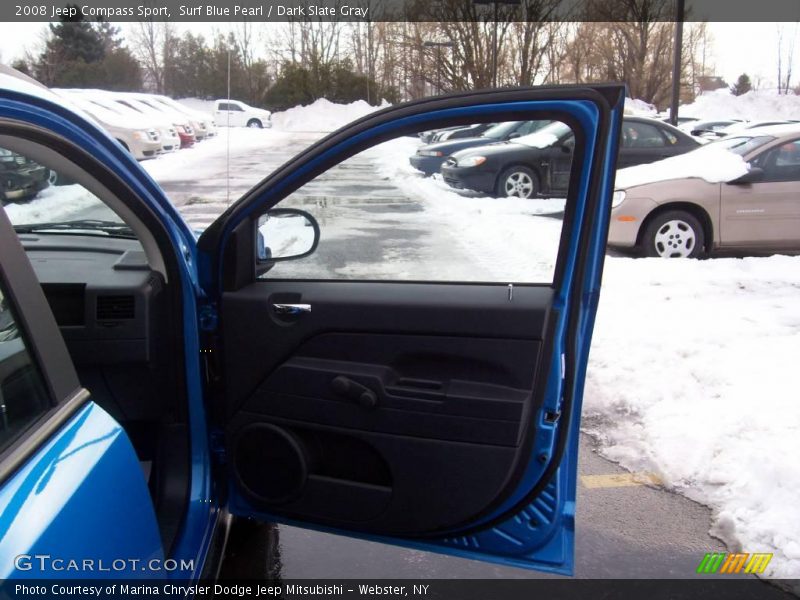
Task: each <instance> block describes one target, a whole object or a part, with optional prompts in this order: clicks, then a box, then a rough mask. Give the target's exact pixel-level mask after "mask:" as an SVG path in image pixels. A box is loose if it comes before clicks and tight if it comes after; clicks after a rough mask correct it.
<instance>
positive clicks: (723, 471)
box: [583, 256, 800, 578]
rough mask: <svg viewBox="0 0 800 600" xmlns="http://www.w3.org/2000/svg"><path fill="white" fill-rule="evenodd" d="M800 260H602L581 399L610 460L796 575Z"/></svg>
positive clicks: (773, 567)
mask: <svg viewBox="0 0 800 600" xmlns="http://www.w3.org/2000/svg"><path fill="white" fill-rule="evenodd" d="M798 299H800V257H785V256H773V257H769V258H745V259H717V260H709V261H688V260H672V261H669V260H661V259H641V260H633V259H628V258H613V257H608V258H607V259H606V269H605V274H604V280H603V292H602V295H601V301H600V308H599V312H598V316H597V325H596V329H595V334H594V339H593V341H592V350H591V358H590V364H589V371H588V379H587V385H586V394H585V400H584V409H583V412H584V428H585V429H587V430H589V431H590V433H593V434H594V435H595V436H597V437H598V438H600V439H601V441H602V445H603V446H604V454H606V455H607V456H608V457H610V458H611V459H613V460H616V461H619V462H620V463H622V464H623V465H624V466H626V467H627V468H630V469H632V470H637V471H639V470H646V471H654V472H656V473H657V474H658V475H659V476H660V477H661V478H662V479H663V480H664V481H665V482H666V483H667V484H668V485H670V486H674V488H675V489H676V490H677V491H679V492H681V493H683V494H685V495H687V496H688V497H690V498H692V499H694V500H697V501H699V502H701V503H703V504H707V505H709V506H711V507H712V508H714V509H715V528H714V530H712V532H713V533H714V534H715V535H718V536H720V537H722V538H723V539H724V540H725V541H726V542H727V543H728V544H729V545H730V546H731V549H732V550H736V549H739V548H741V549H742V550H743V551H745V552H773V553H775V558H774V559H773V560H772V562H771V563H770V571H769V572H768V576H769V577H778V578H790V577H791V578H797V577H798V575H800V518H798V510H797V501H798V498H800V461H798V459H797V457H798V448H799V446H798V440H800V409H798V403H797V392H796V390H797V380H796V379H795V377H796V372H797V357H798V356H800V304H799V303H798Z"/></svg>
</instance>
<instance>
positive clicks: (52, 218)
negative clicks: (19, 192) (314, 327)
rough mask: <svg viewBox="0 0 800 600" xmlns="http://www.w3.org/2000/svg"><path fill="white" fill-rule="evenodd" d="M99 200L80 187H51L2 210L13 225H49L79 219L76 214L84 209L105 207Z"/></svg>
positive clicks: (76, 185)
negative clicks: (30, 198)
mask: <svg viewBox="0 0 800 600" xmlns="http://www.w3.org/2000/svg"><path fill="white" fill-rule="evenodd" d="M105 206H106V205H105V204H104V203H102V202H101V201H100V199H99V198H98V197H97V196H95V195H94V194H92V193H91V192H90V191H89V190H87V189H86V188H84V187H83V186H82V185H78V184H75V185H61V186H55V187H53V186H51V187H48V188H45V189H43V190H42V191H41V192H39V193H38V194H37V195H36V198H34V199H33V200H31V201H30V202H26V203H23V204H15V203H10V204H7V205H5V206H4V207H3V208H4V209H5V211H6V214H7V215H8V218H9V219H10V220H11V222H12V223H14V224H15V225H21V224H25V223H50V222H59V221H69V220H71V219H76V218H80V217H77V216H76V214H77V213H80V212H82V211H84V210H86V209H90V208H97V207H105Z"/></svg>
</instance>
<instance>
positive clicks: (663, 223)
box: [642, 210, 705, 258]
mask: <svg viewBox="0 0 800 600" xmlns="http://www.w3.org/2000/svg"><path fill="white" fill-rule="evenodd" d="M642 253H643V254H644V255H645V256H652V257H661V258H701V257H702V256H703V255H704V254H705V232H704V231H703V225H702V224H701V223H700V221H699V220H698V219H697V217H695V216H694V215H693V214H691V213H689V212H686V211H683V210H669V211H667V212H663V213H661V214H660V215H657V216H656V217H654V218H653V219H652V220H651V221H650V222H649V223H648V224H647V227H646V228H645V230H644V235H643V236H642Z"/></svg>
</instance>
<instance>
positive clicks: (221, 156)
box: [140, 127, 290, 181]
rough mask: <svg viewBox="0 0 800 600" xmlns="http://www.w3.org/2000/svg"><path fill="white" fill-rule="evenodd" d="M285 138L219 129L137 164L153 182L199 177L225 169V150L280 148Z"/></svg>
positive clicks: (269, 132) (270, 132)
mask: <svg viewBox="0 0 800 600" xmlns="http://www.w3.org/2000/svg"><path fill="white" fill-rule="evenodd" d="M289 137H290V134H288V133H284V132H280V131H274V130H271V129H250V128H248V127H230V128H228V127H220V128H218V129H217V135H216V136H214V137H213V138H211V139H209V140H203V141H202V142H199V143H197V144H195V145H194V146H192V147H191V148H183V149H181V150H178V151H177V152H172V153H170V154H166V155H163V156H159V157H157V158H155V159H153V160H145V161H142V162H141V163H140V164H141V165H142V166H143V167H144V169H145V171H147V172H148V173H150V175H151V177H153V178H154V179H156V180H157V181H171V180H184V179H186V178H187V177H198V178H202V176H203V175H204V174H208V172H209V170H215V169H216V170H222V171H224V170H225V158H226V156H227V154H228V151H230V153H231V155H234V154H236V155H242V154H247V153H248V152H249V151H252V150H257V149H260V148H273V147H276V146H277V147H280V145H281V144H282V143H284V142H285V141H286V140H287V139H289ZM287 158H288V157H287ZM264 175H266V173H265V174H264Z"/></svg>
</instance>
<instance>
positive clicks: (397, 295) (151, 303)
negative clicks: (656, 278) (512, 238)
mask: <svg viewBox="0 0 800 600" xmlns="http://www.w3.org/2000/svg"><path fill="white" fill-rule="evenodd" d="M443 102H444V103H446V106H447V108H448V110H451V111H452V112H453V113H456V114H458V115H466V116H469V117H470V118H473V119H476V120H477V119H480V118H487V119H489V118H491V119H493V120H494V121H503V120H508V119H509V117H510V115H515V116H517V117H523V118H525V119H528V120H538V119H542V118H551V117H552V115H556V116H560V117H561V118H564V119H567V120H570V121H572V122H574V123H575V127H576V128H579V131H580V133H581V134H580V135H576V140H577V143H576V149H575V151H576V153H578V152H579V153H581V154H583V153H588V154H591V155H593V156H594V161H593V163H592V166H593V168H592V169H583V170H580V172H579V173H578V174H577V175H576V177H577V179H576V182H575V183H576V187H575V190H576V191H575V196H574V200H575V203H574V206H571V207H569V210H568V211H567V216H566V221H565V225H564V233H563V235H562V239H561V242H560V244H559V245H558V246H557V247H558V251H557V254H559V255H558V256H555V255H554V259H556V260H557V262H558V264H559V265H563V266H564V267H565V268H562V269H559V271H558V275H557V276H556V278H555V279H554V280H553V281H552V282H551V283H548V284H547V285H541V286H528V285H520V286H516V287H514V289H513V290H512V289H511V287H512V286H509V285H508V284H507V282H505V281H502V282H497V283H494V284H490V283H486V282H479V283H465V282H459V283H455V284H452V283H451V284H448V283H444V282H441V281H434V282H424V281H421V282H414V283H404V284H402V285H398V284H397V283H396V282H391V281H388V282H387V281H385V280H383V278H378V279H373V280H364V281H350V282H348V281H341V280H339V281H337V280H314V281H311V280H304V279H302V278H299V279H291V278H290V279H285V278H283V277H270V276H269V274H270V271H271V269H272V268H274V267H276V266H277V265H278V263H279V261H287V260H298V259H301V258H303V257H305V256H307V255H308V254H311V253H313V252H314V251H315V249H316V244H317V242H318V240H319V239H320V227H322V228H324V227H325V223H324V222H323V223H322V224H320V223H318V222H317V221H316V220H315V219H314V217H313V216H311V215H310V214H308V213H306V212H304V211H302V210H298V209H281V208H274V205H275V204H276V203H280V202H281V201H282V200H284V199H285V198H287V196H288V195H290V194H291V192H292V190H293V189H296V188H297V186H303V185H306V184H307V183H309V182H310V181H313V180H314V179H315V178H316V177H317V176H325V175H326V172H328V171H330V170H333V171H334V172H336V169H337V167H338V166H339V165H340V164H341V163H342V162H343V161H345V160H346V159H348V158H350V157H351V156H352V155H353V154H355V153H356V152H358V151H360V150H363V149H365V148H367V147H374V146H377V145H379V144H381V143H383V142H384V141H385V140H386V139H387V135H388V136H391V135H393V134H396V135H402V134H403V133H404V132H406V131H408V128H409V127H415V126H416V127H420V128H421V127H423V126H430V124H431V122H434V124H436V125H439V126H442V127H445V126H448V125H450V124H452V119H453V118H454V117H453V116H452V115H449V114H447V111H443V112H445V114H444V115H443V114H442V111H439V109H440V108H441V106H442V103H439V102H438V101H437V102H436V103H432V102H431V101H430V100H422V101H418V102H413V103H407V104H402V105H398V106H394V107H391V108H387V109H385V110H382V111H379V112H377V113H375V114H372V115H369V116H367V117H365V118H363V119H360V120H358V121H357V122H356V123H354V124H352V125H351V126H349V127H348V128H344V129H342V130H340V131H339V132H338V133H337V134H336V135H332V136H329V137H327V138H325V139H323V140H321V141H319V142H316V143H315V144H314V145H313V146H311V147H309V148H308V149H306V150H305V151H303V152H302V153H301V154H299V155H298V156H297V157H296V158H295V159H293V160H290V161H289V162H288V163H287V164H286V165H284V166H283V167H281V168H280V169H278V170H277V171H276V172H275V173H274V174H273V175H271V176H269V177H268V178H267V179H266V180H264V181H263V182H262V183H260V184H258V185H257V186H256V187H255V188H254V189H253V190H250V191H248V192H247V193H246V194H245V196H243V197H242V198H241V199H240V200H239V201H238V202H236V203H234V204H232V205H231V208H230V209H229V210H226V211H225V212H224V213H223V214H222V215H220V216H219V217H218V219H217V220H216V221H214V222H213V223H212V224H211V225H210V226H209V227H208V228H207V229H206V230H205V231H204V232H203V234H202V235H201V236H200V237H199V239H198V238H197V237H196V234H195V232H193V231H192V230H191V229H190V228H189V227H188V225H187V224H186V222H185V221H184V219H183V218H182V217H181V215H180V213H179V212H178V210H177V208H176V207H175V206H174V205H173V204H172V203H171V202H170V201H169V200H168V199H167V197H166V196H165V195H164V193H163V192H162V190H161V189H160V188H159V187H158V186H157V185H155V184H154V182H153V180H152V178H151V177H150V176H149V175H148V174H147V173H146V172H145V170H144V169H143V168H142V167H141V166H140V165H138V164H137V163H136V162H135V161H134V160H133V159H131V158H130V156H129V155H127V153H125V152H123V151H122V149H121V148H120V147H119V145H118V144H116V143H115V142H114V141H113V140H112V139H111V138H110V137H109V136H108V135H107V134H106V133H105V132H103V131H101V130H100V129H99V128H98V127H97V126H96V125H95V124H94V123H93V122H92V121H91V120H89V119H87V118H85V117H83V116H81V115H80V114H77V113H75V112H72V111H70V110H69V109H68V108H65V105H64V104H65V103H64V102H63V101H62V100H60V98H58V97H56V96H54V95H53V94H52V93H50V92H48V91H47V90H46V89H43V88H42V87H40V86H37V85H35V83H33V82H32V81H31V80H30V79H26V78H24V76H22V75H21V74H16V73H15V72H14V71H12V70H10V69H8V68H7V67H2V66H0V119H2V121H3V126H4V136H3V139H4V140H5V143H6V144H8V143H10V142H9V139H10V138H14V139H17V138H19V140H20V143H22V142H23V141H24V143H25V148H26V152H27V153H28V154H29V155H30V158H31V159H32V160H36V161H41V163H42V164H45V165H47V166H48V167H49V168H55V169H58V168H59V167H58V165H59V164H60V165H65V166H69V169H70V174H71V176H72V177H73V178H74V179H75V180H76V181H78V182H79V183H80V184H81V185H84V186H86V188H87V191H88V190H89V189H91V190H94V191H95V192H96V194H97V198H96V199H97V200H98V201H100V203H101V204H104V205H105V208H106V209H107V211H106V212H107V213H108V214H109V216H108V218H107V219H104V220H101V219H94V218H93V219H76V220H69V219H64V218H63V217H61V218H60V219H59V215H57V214H56V215H53V218H54V221H52V222H47V223H39V222H36V221H25V220H16V221H15V222H14V223H13V228H12V223H11V222H10V221H9V215H8V214H7V213H6V211H3V210H0V270H2V273H3V277H2V278H0V296H2V302H1V303H0V313H1V314H0V328H2V331H3V335H2V339H3V340H4V341H3V342H2V343H3V344H5V343H10V344H11V345H10V346H3V348H2V349H0V357H4V356H11V357H13V358H12V359H10V360H5V359H3V358H0V380H2V381H0V386H2V389H3V396H4V397H3V403H4V405H6V406H7V407H8V410H7V412H6V413H4V418H5V421H4V422H3V427H2V428H0V498H2V500H3V501H4V502H3V504H2V506H3V513H2V519H1V520H0V541H1V543H0V577H1V578H2V579H4V580H6V579H9V578H28V579H36V580H42V579H47V578H52V577H58V578H59V579H60V580H62V581H63V579H64V578H80V579H86V578H87V577H92V576H97V577H100V576H103V577H116V578H122V579H132V578H136V579H141V578H154V577H155V578H159V577H160V578H163V577H165V576H169V578H170V579H171V580H173V581H177V582H179V583H180V582H181V581H187V580H192V581H195V580H197V579H200V578H201V577H213V576H214V574H215V573H216V572H217V569H218V566H219V556H220V549H221V548H222V547H223V546H224V542H225V540H226V538H227V533H228V530H229V528H230V525H231V523H232V521H233V520H234V519H240V520H244V519H252V520H254V521H262V522H263V521H273V520H275V519H276V518H279V519H285V520H291V522H292V523H293V524H294V525H298V526H307V527H318V528H319V527H324V528H325V529H326V530H329V531H332V532H338V533H341V534H345V535H354V536H372V537H373V538H374V539H380V541H381V542H385V543H397V544H405V545H409V544H413V546H414V547H415V548H417V549H419V550H431V551H437V552H443V553H449V554H454V555H458V556H460V557H466V558H476V559H481V560H489V561H494V562H500V563H506V564H509V565H515V566H517V567H529V568H539V569H542V570H545V571H548V572H551V573H561V574H569V573H571V572H572V566H573V555H574V538H575V518H574V506H575V501H576V488H577V481H576V479H577V468H576V464H577V459H578V443H577V438H576V436H577V435H578V434H579V431H580V429H579V427H580V415H581V399H582V390H583V387H584V386H583V377H584V372H585V370H586V365H587V362H588V353H589V340H590V339H591V332H592V326H593V325H592V324H593V322H594V313H595V307H596V302H587V301H585V299H586V298H597V297H598V294H599V293H600V275H601V272H602V261H603V260H604V252H605V232H606V229H607V226H608V218H609V211H608V206H609V204H610V202H611V194H612V191H613V190H612V185H611V182H612V181H613V163H614V159H615V155H616V147H615V146H616V140H617V137H616V136H615V135H612V132H613V131H614V130H616V129H617V127H618V126H619V124H620V119H621V115H622V106H623V103H624V87H623V86H621V85H604V86H595V87H578V86H567V87H555V86H554V87H549V88H547V89H546V90H539V89H535V88H534V89H519V90H492V91H488V92H483V93H481V94H474V93H469V94H461V95H452V96H449V97H447V98H446V99H445V100H444V101H443ZM432 104H433V106H432ZM437 111H439V112H437ZM545 115H548V116H545ZM461 118H463V117H461ZM584 144H585V146H584ZM53 149H57V151H58V152H60V155H57V156H56V155H54V154H53ZM12 216H13V215H12ZM267 216H270V217H273V216H275V217H280V218H275V219H273V218H270V219H266V217H267ZM23 217H24V215H23ZM17 218H22V217H17ZM263 223H266V224H267V226H266V227H263V228H262V227H261V225H262V224H263ZM284 227H285V228H286V229H285V230H284V229H283V228H284ZM263 229H269V231H263ZM15 231H16V233H17V234H19V235H15ZM276 232H277V233H276ZM300 232H302V234H300ZM287 234H288V235H287ZM273 235H274V236H275V239H273ZM323 235H325V234H324V233H323ZM289 238H291V239H292V240H293V241H292V242H291V243H288V245H287V246H282V245H276V244H274V243H273V242H274V241H275V240H281V239H282V240H283V241H284V242H287V240H288V239H289ZM264 242H266V244H264ZM265 246H266V247H269V248H270V252H269V254H267V253H266V252H263V253H262V256H265V257H266V256H269V258H265V259H264V260H259V258H258V256H259V249H260V248H263V247H265ZM286 248H288V249H289V250H285V249H286ZM554 248H555V247H554ZM278 250H279V251H278ZM497 250H498V252H499V251H500V250H501V248H500V244H498V248H497ZM356 251H358V249H356ZM312 260H313V259H312ZM512 291H513V302H511V301H509V299H510V298H511V295H512V293H511V292H512ZM312 307H313V312H312V310H311V309H312ZM556 307H557V308H556ZM16 332H24V335H18V334H17V333H16ZM6 350H7V351H6ZM431 357H435V360H431ZM12 381H13V385H11V383H12ZM137 453H138V454H137ZM275 457H279V459H277V460H276V458H275ZM148 480H149V481H150V485H149V486H148ZM454 491H457V493H454ZM78 531H79V534H78V533H76V532H78ZM109 532H113V535H110V534H109ZM87 549H90V553H89V555H88V556H90V559H91V561H92V562H91V565H93V566H94V567H96V568H97V571H103V572H102V573H98V574H97V575H95V573H94V572H91V571H89V570H88V569H87V567H86V566H85V565H86V560H84V562H83V563H81V565H82V568H81V569H74V570H73V569H70V568H68V567H67V566H66V562H67V561H68V560H79V558H75V557H84V558H85V557H87V551H88V550H87ZM40 557H41V560H40ZM153 564H155V566H153ZM98 565H100V566H99V567H98ZM112 565H113V570H110V569H111V566H112ZM170 565H171V566H172V568H171V569H170ZM103 566H105V568H103ZM143 583H149V582H148V581H143ZM48 589H49V588H48ZM156 590H158V588H156ZM147 593H150V592H147ZM162 593H163V591H162ZM188 593H189V594H191V592H188Z"/></svg>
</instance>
